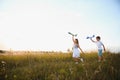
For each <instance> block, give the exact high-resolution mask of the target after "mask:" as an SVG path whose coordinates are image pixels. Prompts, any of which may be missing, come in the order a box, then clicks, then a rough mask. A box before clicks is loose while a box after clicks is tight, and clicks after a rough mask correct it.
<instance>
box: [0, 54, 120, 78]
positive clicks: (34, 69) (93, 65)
mask: <svg viewBox="0 0 120 80" xmlns="http://www.w3.org/2000/svg"><path fill="white" fill-rule="evenodd" d="M103 55H104V58H105V61H102V62H98V60H97V53H96V52H91V53H86V54H81V57H82V58H83V59H84V62H79V63H78V64H75V62H74V60H73V59H72V53H62V52H45V53H42V52H40V53H39V52H38V53H36V52H25V53H23V52H22V53H21V54H20V53H19V54H14V53H8V54H6V53H4V54H0V80H120V53H118V54H114V53H110V52H109V53H108V52H106V53H104V54H103Z"/></svg>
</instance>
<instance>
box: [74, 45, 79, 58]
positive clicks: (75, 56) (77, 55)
mask: <svg viewBox="0 0 120 80" xmlns="http://www.w3.org/2000/svg"><path fill="white" fill-rule="evenodd" d="M73 57H74V58H79V57H80V51H79V48H78V46H77V44H74V46H73Z"/></svg>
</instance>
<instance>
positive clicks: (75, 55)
mask: <svg viewBox="0 0 120 80" xmlns="http://www.w3.org/2000/svg"><path fill="white" fill-rule="evenodd" d="M72 40H73V43H74V46H73V58H74V60H75V63H76V64H78V62H79V61H80V60H81V61H83V60H82V58H81V59H80V51H79V50H81V52H82V53H84V52H83V51H82V49H81V48H80V45H79V41H78V39H74V36H72Z"/></svg>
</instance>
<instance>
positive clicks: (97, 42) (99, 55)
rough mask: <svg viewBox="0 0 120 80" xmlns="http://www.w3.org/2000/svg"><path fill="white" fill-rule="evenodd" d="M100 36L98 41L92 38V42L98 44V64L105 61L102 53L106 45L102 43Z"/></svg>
mask: <svg viewBox="0 0 120 80" xmlns="http://www.w3.org/2000/svg"><path fill="white" fill-rule="evenodd" d="M100 39H101V38H100V36H97V37H96V41H94V40H93V39H92V38H90V40H91V41H92V42H94V43H96V45H97V47H98V62H101V61H102V60H103V55H102V51H103V49H104V51H106V50H105V46H104V44H103V43H102V42H101V41H100Z"/></svg>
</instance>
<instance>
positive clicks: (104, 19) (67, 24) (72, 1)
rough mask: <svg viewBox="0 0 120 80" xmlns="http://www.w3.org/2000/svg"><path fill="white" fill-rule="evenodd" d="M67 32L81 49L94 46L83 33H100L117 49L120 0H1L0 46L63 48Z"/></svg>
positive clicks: (67, 44)
mask: <svg viewBox="0 0 120 80" xmlns="http://www.w3.org/2000/svg"><path fill="white" fill-rule="evenodd" d="M68 32H73V33H77V34H78V36H77V38H78V39H79V43H80V46H81V48H82V49H83V51H86V50H93V49H96V45H95V44H94V43H92V42H91V41H90V40H87V39H86V36H91V35H93V34H95V35H99V36H101V38H102V39H101V41H102V42H103V43H104V45H105V46H106V48H107V49H109V50H111V51H118V50H119V51H120V37H119V34H120V1H119V0H0V49H8V50H9V49H13V50H42V51H44V50H49V51H51V50H54V51H65V50H67V49H68V48H71V47H72V44H73V43H72V40H71V36H70V35H68Z"/></svg>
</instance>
